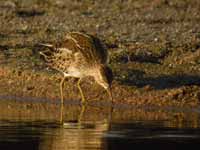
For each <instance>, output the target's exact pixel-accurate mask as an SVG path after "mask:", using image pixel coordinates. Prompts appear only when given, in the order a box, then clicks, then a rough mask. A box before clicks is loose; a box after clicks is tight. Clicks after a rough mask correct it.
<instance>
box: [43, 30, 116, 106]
mask: <svg viewBox="0 0 200 150" xmlns="http://www.w3.org/2000/svg"><path fill="white" fill-rule="evenodd" d="M41 45H43V46H45V47H48V49H47V50H46V51H42V52H40V54H41V55H42V56H43V57H44V59H45V60H46V62H47V64H48V65H49V66H50V67H52V68H54V69H56V70H58V71H60V72H61V73H62V74H63V78H62V80H61V82H60V94H61V104H63V99H64V98H63V86H64V81H65V79H66V78H67V77H75V78H78V82H77V86H78V89H79V91H80V94H81V98H82V103H85V97H84V95H83V91H82V89H81V86H80V82H81V80H82V79H83V78H84V77H86V76H92V77H94V79H95V81H96V82H97V83H98V84H99V85H101V86H102V87H103V88H104V89H105V90H106V91H107V92H108V94H109V96H110V98H111V101H112V94H111V84H112V80H113V74H112V70H111V69H110V68H109V67H108V61H109V56H108V51H107V49H106V47H105V45H104V44H103V43H102V42H101V41H100V40H99V39H98V38H97V37H95V36H92V35H89V34H85V33H82V32H69V33H68V34H67V35H66V36H65V38H64V40H63V41H62V42H60V43H58V44H56V45H52V44H41Z"/></svg>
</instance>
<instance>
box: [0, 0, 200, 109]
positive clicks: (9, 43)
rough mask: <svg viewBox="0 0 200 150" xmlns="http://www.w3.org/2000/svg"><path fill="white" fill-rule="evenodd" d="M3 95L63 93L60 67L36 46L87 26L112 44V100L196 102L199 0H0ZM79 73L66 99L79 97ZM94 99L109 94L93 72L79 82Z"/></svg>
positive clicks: (68, 83)
mask: <svg viewBox="0 0 200 150" xmlns="http://www.w3.org/2000/svg"><path fill="white" fill-rule="evenodd" d="M0 8H1V9H0V14H1V15H0V20H1V22H0V87H1V88H0V95H2V96H3V95H4V96H5V95H6V96H9V95H10V96H17V97H34V98H46V99H49V100H50V101H55V100H58V99H59V97H60V92H59V83H60V80H61V75H60V74H59V73H58V72H56V71H55V70H52V69H50V68H48V67H47V66H46V65H45V63H44V62H43V61H42V60H41V59H40V57H39V55H38V54H37V49H36V47H35V45H36V44H37V43H38V42H47V43H48V42H53V43H56V42H57V41H59V40H60V39H61V38H62V37H63V36H64V33H65V32H68V31H85V32H87V33H90V34H93V35H96V36H98V37H99V38H100V39H102V40H103V41H104V42H105V43H106V45H107V47H108V50H109V52H110V56H111V62H110V67H111V68H112V69H113V72H114V75H115V79H114V83H113V96H114V102H115V103H124V104H130V105H134V106H141V105H154V106H177V107H198V106H199V102H200V62H199V60H200V28H199V20H200V12H199V9H200V2H199V1H198V0H194V1H173V2H169V1H166V0H149V1H114V0H111V1H109V2H107V1H98V0H97V1H85V2H82V1H69V0H63V1H60V0H56V1H51V0H49V1H42V2H40V1H37V0H31V1H28V2H27V1H25V0H24V1H18V0H9V1H1V2H0ZM75 83H76V81H75V80H74V79H69V80H68V81H66V83H65V92H64V93H65V94H64V97H65V101H68V100H70V101H73V100H75V101H77V100H80V94H79V93H78V89H77V87H76V86H74V85H75ZM81 86H82V87H83V89H84V91H85V97H86V99H87V100H88V101H89V102H94V101H101V100H109V98H108V95H107V94H106V92H105V91H104V90H103V89H102V88H101V87H99V86H98V85H97V84H96V83H94V81H93V80H92V79H86V80H85V81H83V83H82V85H81Z"/></svg>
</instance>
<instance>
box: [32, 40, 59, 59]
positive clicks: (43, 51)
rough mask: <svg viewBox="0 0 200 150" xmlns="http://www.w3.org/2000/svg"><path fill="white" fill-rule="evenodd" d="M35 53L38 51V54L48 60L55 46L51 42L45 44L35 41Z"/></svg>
mask: <svg viewBox="0 0 200 150" xmlns="http://www.w3.org/2000/svg"><path fill="white" fill-rule="evenodd" d="M35 48H36V49H35V50H34V52H35V53H39V55H41V56H42V57H43V58H44V60H45V61H47V62H49V60H50V59H51V57H52V55H53V53H54V51H55V48H54V46H53V45H52V44H45V43H37V44H36V45H35Z"/></svg>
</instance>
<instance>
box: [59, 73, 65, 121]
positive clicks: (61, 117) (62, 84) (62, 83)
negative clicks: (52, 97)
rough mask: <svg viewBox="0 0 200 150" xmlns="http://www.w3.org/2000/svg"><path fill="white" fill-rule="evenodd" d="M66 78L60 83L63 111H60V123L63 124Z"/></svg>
mask: <svg viewBox="0 0 200 150" xmlns="http://www.w3.org/2000/svg"><path fill="white" fill-rule="evenodd" d="M65 79H66V77H65V76H64V77H63V78H62V80H61V82H60V96H61V101H60V102H61V109H60V123H61V124H63V105H64V97H63V86H64V81H65Z"/></svg>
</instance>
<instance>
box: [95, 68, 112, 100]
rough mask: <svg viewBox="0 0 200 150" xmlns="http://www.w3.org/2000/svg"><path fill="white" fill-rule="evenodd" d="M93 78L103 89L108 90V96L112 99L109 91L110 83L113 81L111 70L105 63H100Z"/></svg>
mask: <svg viewBox="0 0 200 150" xmlns="http://www.w3.org/2000/svg"><path fill="white" fill-rule="evenodd" d="M95 80H96V82H97V83H98V84H99V85H101V86H102V87H104V89H105V90H106V91H107V92H108V94H109V96H110V97H111V99H112V93H111V85H112V81H113V73H112V70H111V69H110V68H109V67H108V66H106V65H101V66H100V67H99V68H98V75H97V76H95Z"/></svg>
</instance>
